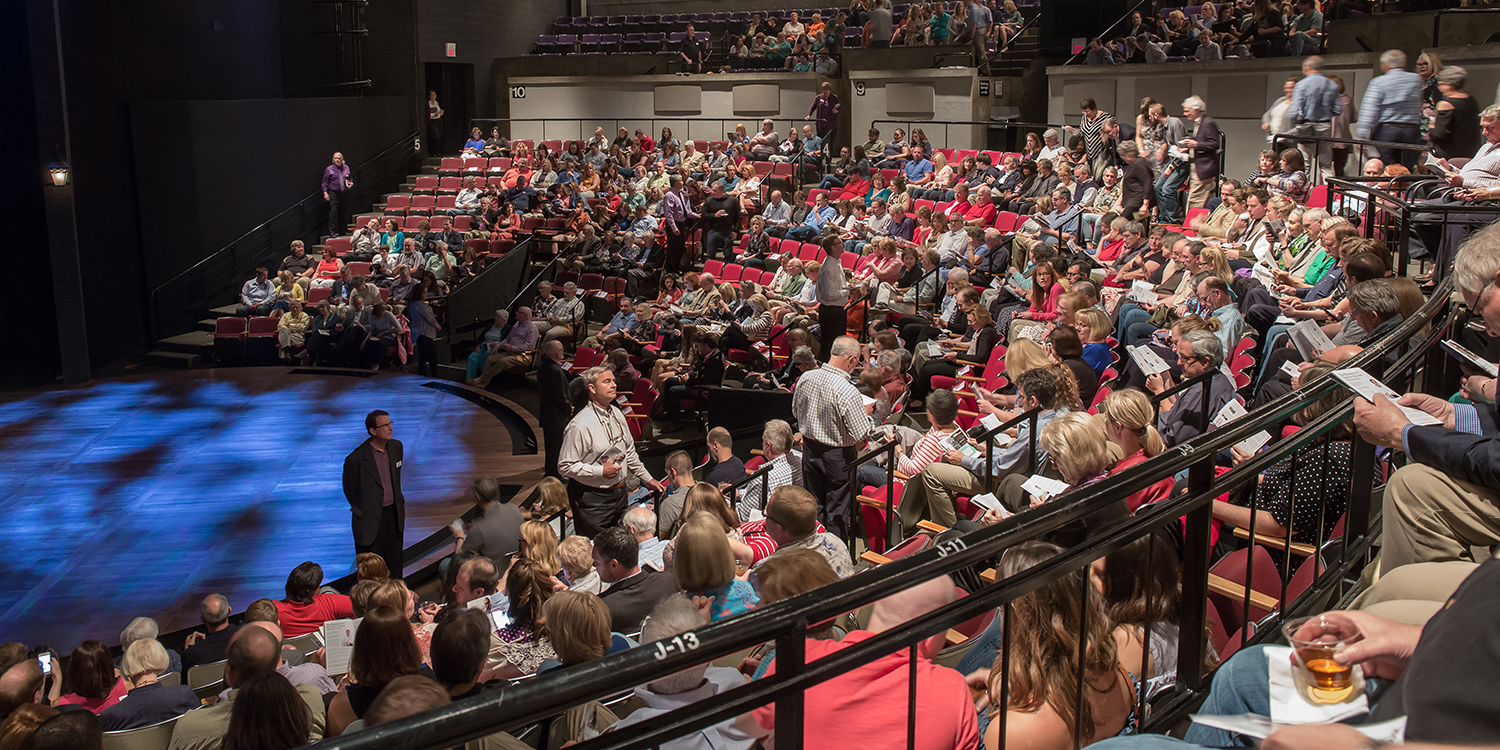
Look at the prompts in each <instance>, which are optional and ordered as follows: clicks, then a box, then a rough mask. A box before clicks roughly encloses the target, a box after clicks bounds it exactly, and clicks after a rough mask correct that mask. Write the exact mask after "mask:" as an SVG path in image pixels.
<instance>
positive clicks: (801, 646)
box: [776, 620, 807, 750]
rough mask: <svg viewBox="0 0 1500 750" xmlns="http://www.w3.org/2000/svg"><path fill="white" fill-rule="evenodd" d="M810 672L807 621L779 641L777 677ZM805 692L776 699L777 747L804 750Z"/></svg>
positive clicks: (788, 692) (790, 690) (795, 690)
mask: <svg viewBox="0 0 1500 750" xmlns="http://www.w3.org/2000/svg"><path fill="white" fill-rule="evenodd" d="M806 668H807V621H806V620H798V621H797V624H796V625H794V626H793V627H791V628H790V629H788V630H787V632H786V633H784V634H783V635H782V636H781V637H780V638H777V639H776V673H777V674H778V675H786V676H788V677H795V676H797V675H800V674H802V673H803V672H804V671H806ZM803 697H804V693H803V688H802V687H801V686H798V685H793V686H792V687H789V688H787V689H786V690H785V691H784V692H782V693H781V695H778V696H777V697H776V730H777V731H776V746H777V747H781V748H790V750H802V735H803V731H802V723H803V720H804V714H803V711H802V708H803Z"/></svg>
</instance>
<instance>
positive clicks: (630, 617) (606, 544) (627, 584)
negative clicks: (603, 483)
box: [594, 526, 677, 634]
mask: <svg viewBox="0 0 1500 750" xmlns="http://www.w3.org/2000/svg"><path fill="white" fill-rule="evenodd" d="M594 569H595V570H597V571H599V579H600V580H602V581H604V582H605V583H607V584H609V588H607V589H605V590H604V592H603V593H601V594H599V598H600V599H603V600H604V606H605V607H607V608H608V609H609V619H610V627H609V629H610V630H612V631H614V632H616V633H627V634H628V633H637V632H640V629H641V621H642V620H644V619H646V615H649V614H651V610H652V609H653V608H654V607H656V605H657V604H658V603H659V602H661V600H663V599H665V598H667V597H669V596H671V595H673V594H675V593H677V579H676V578H674V577H672V574H671V573H658V572H656V571H654V570H642V569H641V566H640V543H639V542H637V541H636V539H635V535H634V534H631V533H630V531H628V530H627V529H625V528H624V527H623V526H611V527H609V528H606V529H604V530H602V531H600V532H599V533H598V534H596V535H595V536H594Z"/></svg>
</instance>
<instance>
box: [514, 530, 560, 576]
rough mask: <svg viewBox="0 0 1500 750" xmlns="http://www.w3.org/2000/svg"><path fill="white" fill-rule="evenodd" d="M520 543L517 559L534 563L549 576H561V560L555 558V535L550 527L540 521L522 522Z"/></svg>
mask: <svg viewBox="0 0 1500 750" xmlns="http://www.w3.org/2000/svg"><path fill="white" fill-rule="evenodd" d="M520 542H521V544H520V547H519V549H517V550H516V557H517V558H523V557H524V558H526V559H528V560H532V561H535V562H536V563H537V564H539V565H541V566H542V568H543V569H545V570H546V571H547V573H548V574H549V575H552V576H558V575H561V574H562V558H560V557H558V556H557V534H556V533H554V532H553V531H552V527H551V526H550V525H548V524H546V523H543V522H542V521H522V522H521V540H520Z"/></svg>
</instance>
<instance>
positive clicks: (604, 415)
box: [589, 401, 625, 443]
mask: <svg viewBox="0 0 1500 750" xmlns="http://www.w3.org/2000/svg"><path fill="white" fill-rule="evenodd" d="M589 406H591V407H593V409H594V416H595V417H598V418H599V424H601V425H603V426H604V436H605V437H606V438H608V439H609V442H610V443H618V442H620V441H622V440H624V438H625V431H624V430H623V429H620V426H619V425H617V424H615V420H614V419H613V417H614V415H613V414H611V413H610V411H609V410H608V409H607V408H605V409H601V408H599V405H598V404H596V403H594V402H593V401H590V402H589Z"/></svg>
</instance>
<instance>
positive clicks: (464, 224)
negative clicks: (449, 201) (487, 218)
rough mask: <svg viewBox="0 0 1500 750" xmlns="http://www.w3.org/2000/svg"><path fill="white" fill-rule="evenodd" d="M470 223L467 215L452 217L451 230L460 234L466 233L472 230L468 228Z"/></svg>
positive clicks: (470, 220)
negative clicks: (455, 230)
mask: <svg viewBox="0 0 1500 750" xmlns="http://www.w3.org/2000/svg"><path fill="white" fill-rule="evenodd" d="M472 221H473V220H472V219H471V218H470V217H469V216H468V215H462V216H455V217H453V228H454V229H457V230H458V231H460V232H467V231H469V229H471V228H472V227H471V226H470V222H472Z"/></svg>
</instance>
